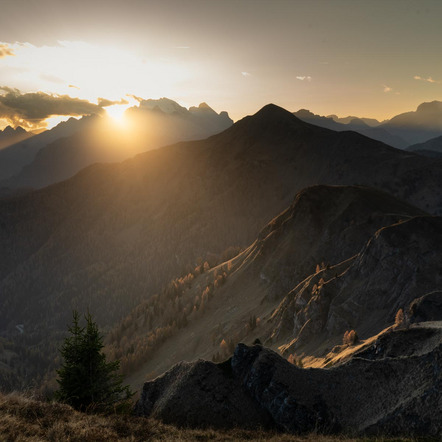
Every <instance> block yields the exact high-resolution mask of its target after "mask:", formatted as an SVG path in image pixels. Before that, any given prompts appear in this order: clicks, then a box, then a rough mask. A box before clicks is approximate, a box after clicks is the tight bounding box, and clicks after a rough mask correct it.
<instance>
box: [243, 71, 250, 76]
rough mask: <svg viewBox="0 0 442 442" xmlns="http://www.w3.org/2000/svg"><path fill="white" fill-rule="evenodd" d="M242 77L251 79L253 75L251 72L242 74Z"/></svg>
mask: <svg viewBox="0 0 442 442" xmlns="http://www.w3.org/2000/svg"><path fill="white" fill-rule="evenodd" d="M241 75H242V76H243V77H250V76H251V75H252V74H251V73H250V72H245V71H244V72H241Z"/></svg>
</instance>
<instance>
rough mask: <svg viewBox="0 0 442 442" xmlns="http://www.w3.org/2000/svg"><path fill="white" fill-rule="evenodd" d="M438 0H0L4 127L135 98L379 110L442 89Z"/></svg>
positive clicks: (343, 112) (234, 109) (248, 109)
mask: <svg viewBox="0 0 442 442" xmlns="http://www.w3.org/2000/svg"><path fill="white" fill-rule="evenodd" d="M441 22H442V2H441V1H440V0H436V1H433V0H418V1H414V0H388V1H385V0H383V1H380V0H370V1H362V0H309V1H307V0H303V1H300V0H158V1H151V0H125V1H123V0H118V1H116V0H105V1H103V0H87V1H84V0H75V1H63V0H0V129H1V128H2V127H5V126H6V125H7V124H12V125H15V126H16V125H19V124H20V125H22V126H24V127H26V128H29V129H32V128H34V129H35V128H39V127H40V128H41V127H44V126H47V127H51V126H53V125H54V124H56V123H57V122H58V121H60V120H62V119H66V118H68V117H69V116H71V115H73V116H80V115H84V114H89V113H95V112H97V113H100V112H103V113H104V112H105V109H108V110H109V113H112V112H115V113H116V114H118V112H122V111H123V110H124V109H125V108H127V107H128V106H131V105H134V104H136V103H137V99H138V100H139V99H140V98H143V99H148V98H154V99H156V98H160V97H168V98H170V99H173V100H175V101H177V102H178V103H179V104H181V105H183V106H185V107H189V106H193V105H198V104H199V103H201V102H206V103H208V104H209V105H210V106H211V107H212V108H213V109H215V110H216V111H217V112H220V111H223V110H225V111H227V112H229V115H230V116H231V117H232V118H233V119H234V120H238V119H240V118H242V117H244V116H245V115H248V114H253V113H255V112H257V111H258V110H259V109H260V108H261V107H262V106H264V105H266V104H268V103H275V104H277V105H280V106H282V107H284V108H286V109H288V110H290V111H297V110H299V109H301V108H304V109H309V110H311V111H312V112H314V113H316V114H320V115H329V114H337V115H339V116H342V117H345V116H347V115H356V116H359V117H371V118H377V119H379V120H383V119H386V118H391V117H392V116H394V115H397V114H399V113H402V112H406V111H410V110H415V109H416V107H417V106H418V105H419V104H420V103H422V102H425V101H433V100H442V54H441V52H442V50H441V41H442V27H441V26H440V23H441Z"/></svg>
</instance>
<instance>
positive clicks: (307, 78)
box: [296, 75, 312, 81]
mask: <svg viewBox="0 0 442 442" xmlns="http://www.w3.org/2000/svg"><path fill="white" fill-rule="evenodd" d="M296 79H297V80H301V81H304V80H307V81H312V77H310V75H298V76H297V77H296Z"/></svg>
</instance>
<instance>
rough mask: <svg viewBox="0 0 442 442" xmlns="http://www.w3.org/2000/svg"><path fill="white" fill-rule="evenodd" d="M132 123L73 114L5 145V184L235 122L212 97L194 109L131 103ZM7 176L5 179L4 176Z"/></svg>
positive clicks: (46, 177) (25, 183) (31, 183)
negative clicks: (217, 107) (211, 101)
mask: <svg viewBox="0 0 442 442" xmlns="http://www.w3.org/2000/svg"><path fill="white" fill-rule="evenodd" d="M126 119H127V121H126V124H127V127H126V128H124V129H123V128H121V127H118V126H117V125H116V123H115V122H114V121H112V120H111V119H107V118H101V117H99V116H91V117H83V118H81V119H80V120H76V119H74V118H71V119H70V120H69V121H67V122H65V123H60V124H59V125H58V126H56V127H55V128H53V129H51V130H49V131H46V132H43V133H41V134H39V135H37V136H34V137H32V138H31V139H29V140H26V141H24V142H21V143H18V144H14V145H11V146H9V147H8V148H6V149H4V150H3V151H0V187H4V188H10V189H17V188H40V187H44V186H47V185H49V184H52V183H55V182H58V181H62V180H64V179H67V178H69V177H71V176H73V175H74V174H75V173H77V172H78V171H80V170H81V169H83V168H84V167H86V166H88V165H90V164H93V163H96V162H116V161H122V160H124V159H127V158H130V157H132V156H134V155H135V154H137V153H140V152H144V151H147V150H150V149H153V148H157V147H161V146H163V145H166V144H170V143H174V142H177V141H183V140H191V139H199V138H206V137H208V136H209V135H213V134H215V133H218V132H221V131H222V130H224V129H226V128H228V127H229V126H231V125H232V124H233V121H232V120H231V119H230V118H229V116H228V114H227V113H226V112H221V113H220V114H217V113H216V112H215V111H214V110H213V109H211V108H210V107H209V106H208V105H207V104H206V103H201V104H200V106H199V107H191V108H190V109H189V110H187V109H186V108H184V107H182V106H180V105H179V104H178V103H176V102H174V101H172V100H169V99H167V98H161V99H159V100H144V101H141V102H140V104H139V106H135V107H132V108H130V109H129V110H128V111H127V116H126ZM1 179H2V181H1Z"/></svg>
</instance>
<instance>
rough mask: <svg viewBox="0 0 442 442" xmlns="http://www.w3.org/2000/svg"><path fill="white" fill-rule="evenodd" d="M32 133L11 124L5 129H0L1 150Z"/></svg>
mask: <svg viewBox="0 0 442 442" xmlns="http://www.w3.org/2000/svg"><path fill="white" fill-rule="evenodd" d="M32 135H33V134H32V133H29V132H27V131H26V130H24V129H23V128H22V127H20V126H18V127H16V128H15V129H14V128H13V127H11V126H7V127H5V128H4V129H3V130H0V150H1V149H3V148H4V147H7V146H10V145H11V144H14V143H18V142H19V141H22V140H25V139H26V138H29V137H31V136H32Z"/></svg>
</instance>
